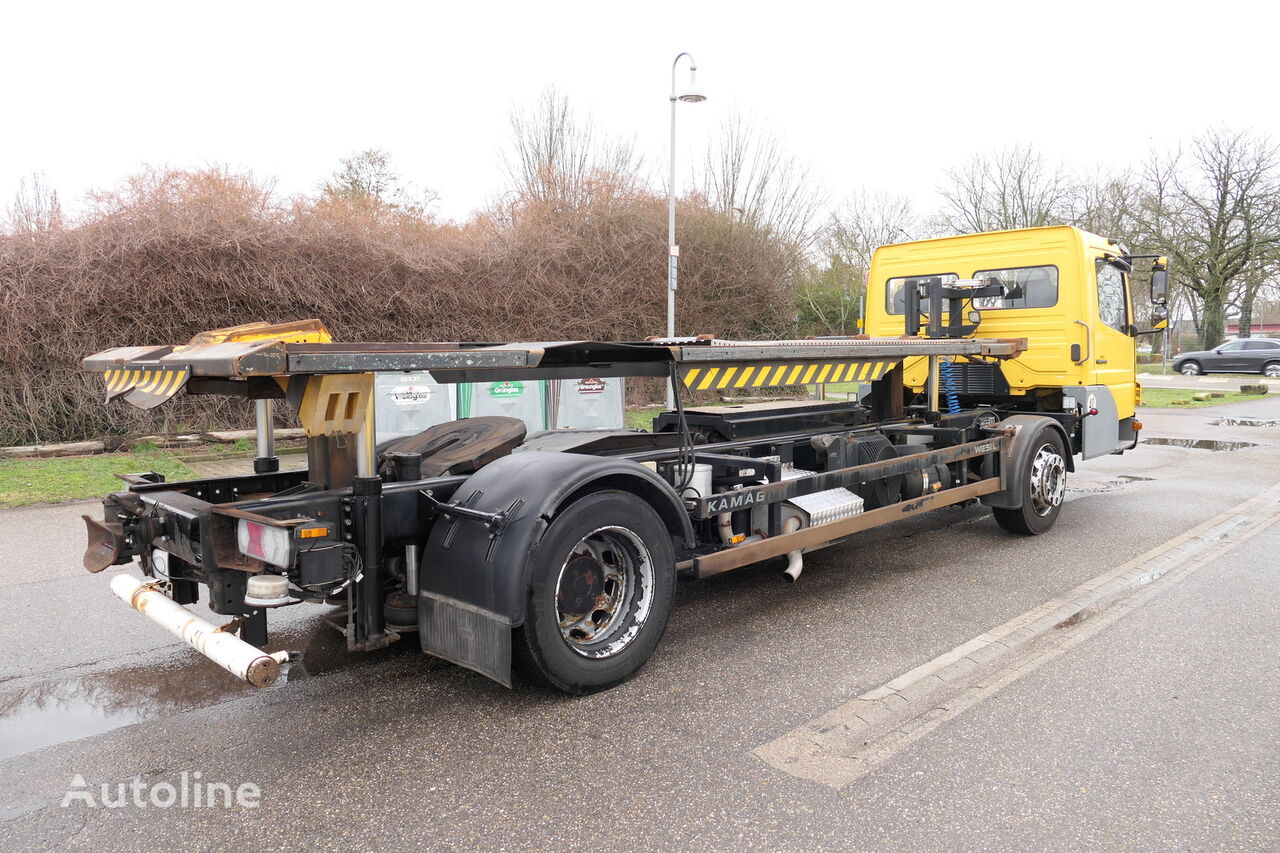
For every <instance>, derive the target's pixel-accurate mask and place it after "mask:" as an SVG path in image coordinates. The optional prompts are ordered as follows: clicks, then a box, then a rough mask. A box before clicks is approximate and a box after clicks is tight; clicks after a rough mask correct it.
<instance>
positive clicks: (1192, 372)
mask: <svg viewBox="0 0 1280 853" xmlns="http://www.w3.org/2000/svg"><path fill="white" fill-rule="evenodd" d="M1199 374H1200V368H1198V367H1196V366H1195V365H1193V364H1187V365H1184V366H1183V368H1182V375H1183V376H1198V375H1199Z"/></svg>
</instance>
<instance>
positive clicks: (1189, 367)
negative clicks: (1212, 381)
mask: <svg viewBox="0 0 1280 853" xmlns="http://www.w3.org/2000/svg"><path fill="white" fill-rule="evenodd" d="M1173 369H1174V370H1176V371H1178V372H1179V373H1183V374H1186V375H1187V376H1199V375H1200V374H1201V373H1262V374H1264V375H1266V376H1270V377H1271V378H1273V379H1280V341H1273V340H1270V339H1267V338H1247V339H1241V340H1235V341H1227V342H1226V343H1224V344H1222V345H1221V346H1219V347H1218V348H1217V349H1211V350H1205V351H1203V352H1184V353H1182V354H1181V355H1179V356H1178V357H1177V358H1175V359H1174V360H1173Z"/></svg>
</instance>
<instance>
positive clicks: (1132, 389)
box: [1084, 258, 1137, 420]
mask: <svg viewBox="0 0 1280 853" xmlns="http://www.w3.org/2000/svg"><path fill="white" fill-rule="evenodd" d="M1094 267H1095V270H1094V285H1095V287H1094V293H1095V296H1096V298H1095V299H1094V300H1093V303H1094V306H1095V311H1094V316H1093V317H1092V324H1091V325H1092V327H1093V328H1092V330H1091V335H1090V337H1091V343H1092V346H1091V350H1092V351H1091V352H1090V353H1089V359H1088V361H1087V362H1086V363H1085V365H1084V367H1085V368H1086V370H1089V371H1090V372H1091V374H1092V382H1091V383H1090V384H1093V385H1105V386H1107V388H1108V389H1110V391H1111V396H1112V398H1113V399H1114V400H1115V404H1116V416H1117V417H1118V418H1120V419H1121V420H1123V419H1124V418H1129V417H1133V413H1134V410H1135V409H1136V403H1137V380H1136V377H1137V347H1135V346H1134V339H1133V337H1132V336H1130V334H1129V331H1128V330H1129V329H1131V328H1132V325H1131V324H1132V323H1133V308H1132V306H1131V305H1130V302H1129V277H1128V276H1127V275H1126V274H1125V272H1124V270H1122V269H1121V268H1120V267H1118V266H1116V265H1115V264H1112V263H1108V262H1107V260H1106V259H1105V258H1098V259H1097V260H1096V261H1095V262H1094Z"/></svg>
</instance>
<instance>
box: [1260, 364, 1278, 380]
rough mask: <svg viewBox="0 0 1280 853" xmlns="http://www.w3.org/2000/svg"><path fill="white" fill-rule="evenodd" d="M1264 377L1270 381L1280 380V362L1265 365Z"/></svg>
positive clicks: (1263, 369)
mask: <svg viewBox="0 0 1280 853" xmlns="http://www.w3.org/2000/svg"><path fill="white" fill-rule="evenodd" d="M1262 375H1263V376H1266V377H1268V378H1270V379H1280V361H1272V362H1268V363H1267V364H1266V365H1264V366H1263V368H1262Z"/></svg>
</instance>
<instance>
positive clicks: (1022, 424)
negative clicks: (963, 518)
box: [981, 415, 1076, 509]
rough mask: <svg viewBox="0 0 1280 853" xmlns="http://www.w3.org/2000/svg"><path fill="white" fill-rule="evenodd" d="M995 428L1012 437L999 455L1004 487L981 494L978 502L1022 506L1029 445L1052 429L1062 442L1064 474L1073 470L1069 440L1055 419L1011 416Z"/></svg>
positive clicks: (1009, 507)
mask: <svg viewBox="0 0 1280 853" xmlns="http://www.w3.org/2000/svg"><path fill="white" fill-rule="evenodd" d="M994 429H996V430H1004V429H1012V430H1013V438H1012V439H1010V440H1009V441H1007V442H1005V445H1004V449H1003V450H1002V451H1001V452H1000V472H1001V477H1002V478H1003V482H1004V485H1005V488H1004V489H1002V490H1000V491H998V492H992V493H991V494H989V495H983V496H982V498H981V501H982V502H983V503H984V504H986V505H987V506H998V507H1003V508H1005V509H1017V508H1018V507H1020V506H1022V489H1021V486H1020V484H1021V483H1022V481H1023V479H1024V477H1025V475H1026V470H1025V469H1026V466H1027V461H1028V460H1027V454H1028V446H1029V445H1031V444H1032V443H1033V442H1035V441H1037V440H1038V439H1039V438H1040V436H1041V434H1042V433H1043V432H1044V431H1045V430H1047V429H1051V430H1055V431H1056V432H1057V433H1058V437H1059V438H1061V439H1062V448H1063V455H1064V456H1065V457H1066V462H1067V471H1069V472H1073V471H1075V470H1076V465H1075V458H1074V457H1073V456H1072V455H1071V438H1070V437H1069V436H1068V435H1067V431H1066V430H1065V429H1064V428H1063V426H1062V424H1060V423H1058V421H1057V420H1055V419H1054V418H1050V417H1046V416H1044V415H1011V416H1009V417H1007V418H1005V419H1004V420H1002V421H1001V422H1000V423H998V424H996V425H995V427H994Z"/></svg>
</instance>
